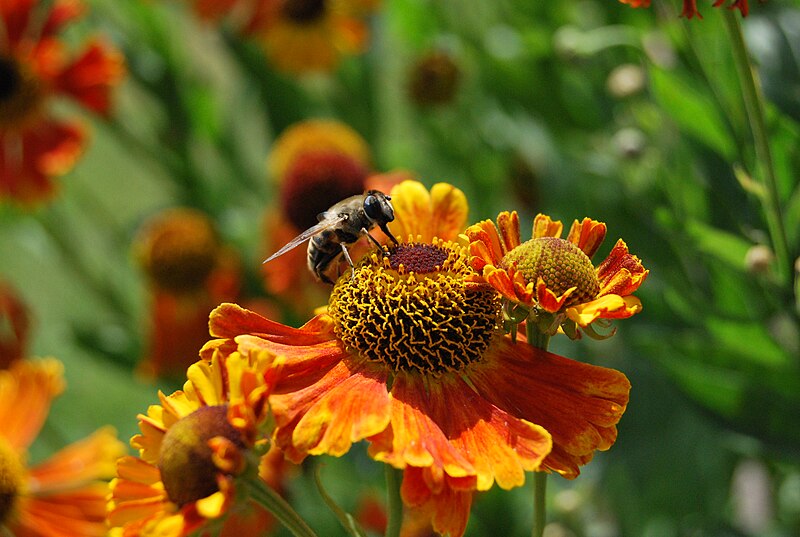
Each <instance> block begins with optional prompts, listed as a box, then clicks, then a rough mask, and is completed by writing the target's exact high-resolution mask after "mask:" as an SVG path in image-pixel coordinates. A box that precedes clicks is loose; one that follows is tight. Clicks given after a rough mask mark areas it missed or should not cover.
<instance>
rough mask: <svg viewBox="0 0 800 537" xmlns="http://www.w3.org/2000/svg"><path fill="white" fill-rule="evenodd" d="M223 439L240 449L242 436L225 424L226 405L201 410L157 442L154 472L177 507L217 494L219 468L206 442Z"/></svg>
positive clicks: (185, 419)
mask: <svg viewBox="0 0 800 537" xmlns="http://www.w3.org/2000/svg"><path fill="white" fill-rule="evenodd" d="M216 436H223V437H225V438H227V439H228V440H230V441H231V442H233V443H234V444H235V445H236V446H238V447H239V448H242V449H244V448H245V444H244V441H243V440H242V435H241V434H240V433H239V431H238V430H237V429H236V428H235V427H233V425H231V424H230V422H229V421H228V405H216V406H204V407H200V408H199V409H197V410H195V411H194V412H192V413H191V414H189V415H188V416H186V417H184V418H182V419H180V420H179V421H178V422H176V423H175V424H174V425H172V427H170V428H169V430H168V431H167V433H166V434H165V435H164V439H163V440H162V442H161V451H160V452H159V460H158V469H159V470H160V471H161V481H162V483H164V489H165V490H166V492H167V496H168V497H169V499H170V501H172V502H173V503H175V504H177V505H178V506H184V505H186V504H188V503H191V502H195V501H197V500H200V499H202V498H205V497H207V496H210V495H211V494H213V493H215V492H217V491H218V490H219V488H218V486H217V479H216V476H217V474H218V473H220V470H219V468H217V466H216V465H215V464H214V461H213V460H212V452H211V448H210V447H209V446H208V441H209V440H210V439H212V438H214V437H216Z"/></svg>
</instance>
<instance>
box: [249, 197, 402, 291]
mask: <svg viewBox="0 0 800 537" xmlns="http://www.w3.org/2000/svg"><path fill="white" fill-rule="evenodd" d="M391 199H392V198H391V197H390V196H387V195H386V194H384V193H383V192H381V191H379V190H368V191H367V192H365V193H364V194H359V195H356V196H351V197H349V198H347V199H344V200H342V201H340V202H338V203H337V204H335V205H333V206H332V207H331V208H330V209H328V210H327V211H325V212H323V213H320V214H319V215H317V220H319V223H318V224H316V225H314V226H312V227H310V228H308V229H307V230H305V231H303V232H302V233H301V234H300V235H298V236H297V237H295V238H294V239H292V240H290V241H289V242H288V243H286V245H284V246H283V247H282V248H281V249H280V250H278V251H277V252H275V253H274V254H272V255H271V256H269V257H268V258H267V259H265V260H264V263H268V262H270V261H272V260H273V259H275V258H276V257H278V256H281V255H283V254H285V253H286V252H288V251H289V250H292V249H293V248H296V247H298V246H300V245H301V244H302V243H303V242H305V241H307V240H308V269H309V270H310V271H311V272H312V274H314V276H316V277H317V279H318V280H321V281H323V282H325V283H329V284H333V281H332V280H331V279H330V278H328V276H327V275H326V274H325V272H326V270H327V269H328V267H330V265H331V263H333V262H334V260H336V259H337V258H338V257H339V256H340V255H344V257H345V259H347V262H348V263H349V264H350V267H351V268H352V267H353V260H352V259H351V258H350V252H348V251H347V245H348V244H353V243H355V242H356V241H358V239H359V238H361V236H362V235H366V236H367V237H368V238H369V239H370V240H371V241H372V243H373V244H375V245H376V246H377V247H378V248H381V244H380V243H379V242H378V241H377V240H376V239H375V237H373V236H372V235H371V234H370V230H371V229H372V228H374V227H375V226H378V227H380V228H381V231H383V232H384V233H385V234H386V236H387V237H389V238H390V239H391V240H392V241H393V242H394V243H395V244H398V242H397V239H395V238H394V235H392V232H391V231H389V228H388V226H387V224H388V223H389V222H391V221H392V220H394V209H393V208H392V204H391V203H389V200H391ZM309 239H310V240H309Z"/></svg>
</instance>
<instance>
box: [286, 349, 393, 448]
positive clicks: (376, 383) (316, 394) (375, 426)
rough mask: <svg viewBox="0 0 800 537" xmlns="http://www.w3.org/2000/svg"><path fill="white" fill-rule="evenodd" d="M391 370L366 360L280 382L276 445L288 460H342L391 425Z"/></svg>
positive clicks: (349, 361) (341, 363)
mask: <svg viewBox="0 0 800 537" xmlns="http://www.w3.org/2000/svg"><path fill="white" fill-rule="evenodd" d="M386 380H387V379H386V371H385V370H384V369H383V368H380V367H377V366H375V365H373V364H369V363H366V362H361V363H358V362H354V361H352V360H344V361H341V362H339V363H338V364H337V365H336V366H335V367H333V368H332V369H331V370H330V371H328V372H327V373H326V374H325V375H324V376H322V377H319V376H318V375H316V374H315V373H314V372H313V371H312V372H309V373H308V375H305V376H301V375H298V376H296V377H294V378H292V379H290V381H289V382H288V383H287V384H288V385H283V384H279V385H278V387H277V389H276V391H275V393H274V394H273V395H272V396H271V397H270V404H271V405H272V411H273V413H274V415H275V422H276V424H277V426H278V427H277V430H276V441H277V443H278V445H279V446H280V447H281V448H282V449H284V450H285V451H287V457H288V458H289V459H290V460H292V461H293V462H300V461H301V460H302V459H303V458H304V457H305V456H306V454H312V455H320V454H323V453H327V454H330V455H334V456H340V455H343V454H344V453H346V452H347V451H348V450H349V449H350V446H351V444H352V443H353V442H356V441H358V440H361V439H363V438H365V437H367V436H371V435H375V434H378V433H379V432H381V431H382V430H383V429H385V428H386V426H387V425H388V424H389V418H390V407H389V394H388V391H387V389H386Z"/></svg>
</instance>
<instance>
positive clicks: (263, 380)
mask: <svg viewBox="0 0 800 537" xmlns="http://www.w3.org/2000/svg"><path fill="white" fill-rule="evenodd" d="M274 364H275V362H274V357H273V356H272V355H270V354H268V353H263V352H259V353H251V354H248V355H242V354H239V353H232V354H229V355H226V356H222V355H220V354H219V353H214V355H213V356H212V357H211V359H210V361H207V362H206V361H200V362H197V363H195V364H193V365H192V366H191V367H189V370H188V371H187V377H188V379H189V380H188V381H187V382H186V383H185V384H184V387H183V390H182V391H177V392H175V393H173V394H172V395H170V396H165V395H163V394H161V393H159V399H160V401H161V405H153V406H151V407H150V408H149V409H148V410H147V414H146V415H144V414H140V415H139V429H140V430H141V431H142V432H141V434H139V435H136V436H134V437H133V438H132V439H131V445H133V446H134V447H135V448H138V449H139V457H124V458H121V459H119V461H118V462H117V478H116V479H114V480H113V481H112V482H111V498H110V501H109V505H108V522H109V525H110V526H111V527H112V528H115V532H116V533H115V535H119V536H122V537H134V536H136V537H139V536H141V537H148V536H152V537H155V536H159V537H179V536H184V535H188V534H190V533H192V532H194V531H196V530H198V529H200V528H202V527H204V526H205V525H206V524H207V523H209V522H210V521H211V520H216V519H219V518H220V517H222V516H223V515H225V514H227V513H237V514H239V513H242V515H243V517H244V519H245V520H244V521H243V520H242V517H238V516H234V517H229V518H228V519H226V521H225V523H224V526H223V528H224V529H223V531H224V532H225V534H226V535H231V533H230V532H231V531H232V529H231V528H242V527H245V526H243V524H245V523H247V522H248V521H249V522H253V520H252V516H253V510H254V509H256V511H259V510H260V508H257V507H256V506H255V505H253V504H249V503H244V504H243V505H239V503H238V502H236V496H235V494H236V487H237V484H238V483H242V485H244V486H246V481H237V478H239V477H240V476H242V477H243V478H244V477H246V478H252V474H253V473H256V472H258V471H259V469H257V468H252V467H251V466H252V465H250V464H248V461H249V460H250V459H249V457H248V453H251V452H258V451H260V450H262V447H263V441H261V440H259V439H260V437H261V436H262V434H263V431H262V429H263V427H264V426H265V421H266V418H267V416H268V415H269V405H268V404H267V396H268V395H269V393H270V391H271V390H272V386H273V384H274V381H275V371H276V369H275V368H274V367H273V365H274ZM189 455H191V456H189ZM263 469H266V466H264V467H263ZM259 520H260V521H261V523H262V524H271V521H270V520H269V518H265V517H263V516H258V515H257V516H256V522H258V521H259ZM251 529H253V531H252V532H251V533H249V534H250V535H255V534H257V533H256V530H255V529H254V528H252V527H251ZM260 530H263V526H262V527H261V528H260V529H259V530H258V531H260Z"/></svg>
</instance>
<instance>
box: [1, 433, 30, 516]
mask: <svg viewBox="0 0 800 537" xmlns="http://www.w3.org/2000/svg"><path fill="white" fill-rule="evenodd" d="M24 489H25V467H24V466H23V465H22V462H21V461H20V459H19V455H18V454H17V453H16V452H15V451H14V450H13V449H12V448H11V446H9V445H8V442H6V441H5V440H4V439H3V438H0V527H2V526H3V525H4V524H6V523H7V522H8V521H9V519H10V518H11V517H12V516H13V513H14V507H15V506H16V504H17V499H18V498H19V496H20V494H21V493H22V491H23V490H24Z"/></svg>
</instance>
